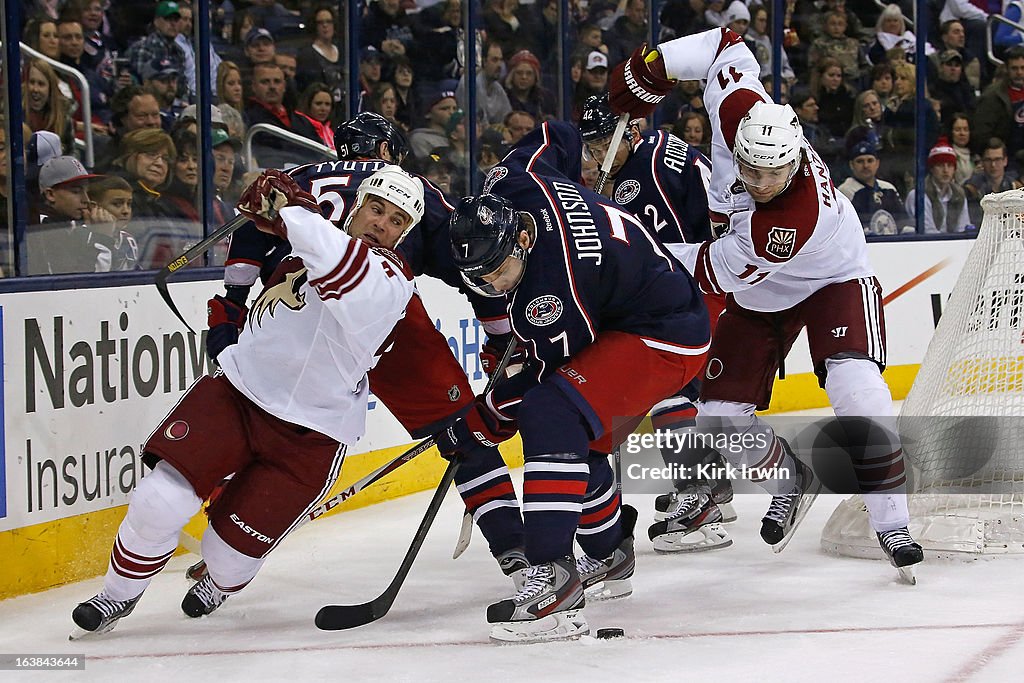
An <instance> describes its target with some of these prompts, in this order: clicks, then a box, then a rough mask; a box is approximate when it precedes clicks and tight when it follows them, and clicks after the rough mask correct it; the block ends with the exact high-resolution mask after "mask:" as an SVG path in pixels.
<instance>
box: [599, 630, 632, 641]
mask: <svg viewBox="0 0 1024 683" xmlns="http://www.w3.org/2000/svg"><path fill="white" fill-rule="evenodd" d="M625 635H626V632H625V631H624V630H622V629H621V628H599V629H597V633H595V634H594V637H595V638H597V639H598V640H610V639H612V638H622V637H624V636H625Z"/></svg>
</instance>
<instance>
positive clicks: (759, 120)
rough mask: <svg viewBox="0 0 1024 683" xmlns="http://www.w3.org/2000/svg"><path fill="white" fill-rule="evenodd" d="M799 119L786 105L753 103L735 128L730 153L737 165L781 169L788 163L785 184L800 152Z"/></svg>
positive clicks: (801, 130) (801, 140) (800, 129)
mask: <svg viewBox="0 0 1024 683" xmlns="http://www.w3.org/2000/svg"><path fill="white" fill-rule="evenodd" d="M803 141H804V134H803V128H801V127H800V119H799V118H797V115H796V112H795V111H793V108H792V107H791V106H789V105H788V104H774V103H772V102H757V103H756V104H754V106H753V107H751V108H750V111H748V112H747V115H746V116H744V117H743V119H742V120H741V121H740V125H739V126H738V127H737V128H736V138H735V142H734V144H733V156H734V158H735V160H736V163H737V165H739V164H745V165H747V166H753V167H757V168H769V169H771V168H782V167H783V166H786V165H787V164H792V169H791V170H790V174H789V178H788V179H787V181H786V184H787V185H788V184H789V181H790V180H792V178H793V175H795V174H796V169H797V167H798V166H799V165H800V155H801V152H802V151H803Z"/></svg>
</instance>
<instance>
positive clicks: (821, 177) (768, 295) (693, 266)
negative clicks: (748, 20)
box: [658, 29, 874, 311]
mask: <svg viewBox="0 0 1024 683" xmlns="http://www.w3.org/2000/svg"><path fill="white" fill-rule="evenodd" d="M658 51H659V52H660V53H661V54H662V55H663V57H664V60H665V70H666V72H667V74H668V75H669V77H671V78H677V79H680V80H706V81H707V87H706V89H705V90H704V104H705V106H706V107H707V110H708V113H709V114H710V117H711V132H712V139H711V156H712V164H711V169H712V170H711V184H710V186H709V189H708V206H709V208H710V209H711V210H712V211H716V212H720V213H723V214H726V215H729V216H730V228H731V229H730V231H729V233H728V234H726V235H725V236H724V237H722V238H720V239H719V240H717V241H715V242H705V243H703V244H673V245H669V249H670V250H671V251H672V252H673V253H674V254H675V255H676V256H677V257H678V258H679V259H680V260H682V262H683V263H684V264H685V265H686V267H687V268H688V269H689V270H690V272H691V273H693V276H694V278H695V279H696V280H697V283H698V284H699V285H700V287H701V289H703V290H704V291H705V292H710V293H721V292H733V294H734V296H735V297H736V301H737V303H739V304H740V305H741V306H743V307H744V308H748V309H751V310H755V311H780V310H785V309H787V308H791V307H792V306H794V305H796V304H798V303H800V302H801V301H803V300H804V299H806V298H807V297H808V296H809V295H811V294H813V293H814V292H816V291H818V290H819V289H821V288H822V287H824V286H826V285H828V284H831V283H834V282H844V281H846V280H852V279H855V278H861V277H872V276H873V275H874V270H873V269H872V267H871V264H870V263H869V261H868V256H867V244H866V243H865V241H864V230H863V228H862V227H861V224H860V219H859V218H858V217H857V212H856V211H855V210H854V208H853V205H852V204H850V200H849V199H847V198H846V197H845V196H844V195H843V194H842V193H840V192H837V191H836V188H835V186H834V185H833V184H832V179H831V177H830V176H829V172H828V167H827V166H826V165H825V164H824V163H823V162H822V161H821V159H820V158H819V157H818V155H817V153H816V152H815V151H814V150H813V149H812V148H811V146H810V144H808V143H807V141H806V140H804V155H803V160H802V161H801V162H800V163H801V165H800V168H799V169H798V170H797V173H796V175H795V176H794V177H793V182H792V183H791V184H790V186H789V188H788V189H787V190H786V191H785V192H783V193H782V194H780V195H779V196H777V197H775V198H774V199H773V200H771V201H769V202H765V203H755V202H754V201H753V199H752V198H751V197H750V195H749V194H747V192H746V191H745V190H744V189H743V186H742V185H741V184H739V183H738V181H737V178H736V172H735V165H734V163H733V153H732V147H733V141H734V139H735V137H736V129H737V127H738V126H739V123H740V121H741V120H742V119H743V117H744V116H745V115H746V114H747V112H748V111H749V110H750V108H751V107H752V106H754V104H755V103H756V102H761V101H764V102H771V98H770V97H769V96H768V94H767V93H766V92H765V90H764V87H763V86H762V85H761V82H760V81H759V80H758V78H757V76H758V73H759V71H760V66H759V65H758V63H757V61H756V60H755V59H754V55H753V54H752V53H751V52H750V50H749V48H747V46H746V45H745V44H744V43H743V39H742V38H740V37H739V36H738V35H736V34H735V33H733V32H732V31H730V30H728V29H713V30H710V31H705V32H703V33H697V34H694V35H692V36H684V37H682V38H677V39H675V40H671V41H669V42H667V43H663V44H661V45H659V46H658Z"/></svg>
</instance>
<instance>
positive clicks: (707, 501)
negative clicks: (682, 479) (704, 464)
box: [647, 484, 732, 553]
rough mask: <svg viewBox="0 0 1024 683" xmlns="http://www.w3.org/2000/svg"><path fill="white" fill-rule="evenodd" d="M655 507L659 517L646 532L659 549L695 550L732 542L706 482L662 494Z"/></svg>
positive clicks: (705, 549) (708, 548) (699, 550)
mask: <svg viewBox="0 0 1024 683" xmlns="http://www.w3.org/2000/svg"><path fill="white" fill-rule="evenodd" d="M654 509H655V510H656V511H657V513H656V514H655V519H659V516H660V521H656V522H655V523H654V524H652V525H651V526H650V528H649V529H648V530H647V535H648V537H650V539H651V541H653V542H654V549H655V550H656V551H657V552H659V553H696V552H704V551H707V550H718V549H720V548H728V547H729V546H730V545H732V539H731V538H729V534H728V533H727V532H726V530H725V529H724V528H723V527H722V511H721V510H720V509H719V507H718V506H717V505H716V504H715V502H714V501H713V500H712V498H711V489H710V488H709V487H708V485H707V484H695V485H692V486H688V487H687V488H686V489H684V490H683V491H682V492H679V493H677V492H675V491H672V492H671V493H665V494H662V495H660V496H658V497H657V499H656V500H655V501H654Z"/></svg>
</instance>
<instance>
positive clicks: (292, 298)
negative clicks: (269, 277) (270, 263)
mask: <svg viewBox="0 0 1024 683" xmlns="http://www.w3.org/2000/svg"><path fill="white" fill-rule="evenodd" d="M306 279H307V278H306V269H305V268H302V269H301V270H296V271H292V272H290V273H286V274H285V275H284V279H283V280H281V281H280V282H278V283H277V284H276V285H272V286H270V287H267V288H266V289H264V290H263V293H262V294H260V296H259V298H258V299H256V303H254V304H253V305H252V310H250V311H249V324H250V325H252V326H255V327H258V326H260V325H261V324H262V321H263V314H264V313H268V314H269V315H270V317H271V318H273V317H274V310H275V309H276V308H277V306H278V304H283V305H284V306H286V307H288V308H290V309H291V310H293V311H298V310H299V309H301V308H303V307H304V306H305V305H306V295H305V293H303V292H300V291H299V290H300V289H302V285H303V284H304V283H305V282H306Z"/></svg>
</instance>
